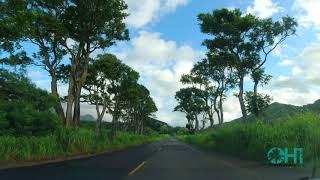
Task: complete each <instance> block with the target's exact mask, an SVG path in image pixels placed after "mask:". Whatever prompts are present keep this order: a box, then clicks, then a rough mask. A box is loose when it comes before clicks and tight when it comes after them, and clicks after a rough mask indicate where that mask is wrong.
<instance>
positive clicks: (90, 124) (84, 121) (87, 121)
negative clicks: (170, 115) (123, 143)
mask: <svg viewBox="0 0 320 180" xmlns="http://www.w3.org/2000/svg"><path fill="white" fill-rule="evenodd" d="M80 119H81V123H80V126H81V127H87V128H95V123H96V122H95V120H96V119H95V118H94V117H93V116H92V115H90V114H86V115H84V116H81V117H80ZM102 123H103V127H106V128H111V123H110V122H106V121H103V122H102ZM121 124H122V123H121V122H120V123H119V128H120V129H121V126H122V125H121ZM145 125H146V127H149V128H151V129H153V130H155V131H160V127H161V126H163V125H166V126H168V127H169V125H168V124H167V123H165V122H162V121H159V120H157V119H154V118H151V117H150V118H149V120H147V121H146V123H145Z"/></svg>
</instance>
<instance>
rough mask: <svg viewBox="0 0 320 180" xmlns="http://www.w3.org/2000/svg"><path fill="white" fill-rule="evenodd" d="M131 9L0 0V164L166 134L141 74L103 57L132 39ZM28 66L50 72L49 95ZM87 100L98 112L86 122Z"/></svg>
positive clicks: (107, 3) (105, 2) (115, 0)
mask: <svg viewBox="0 0 320 180" xmlns="http://www.w3.org/2000/svg"><path fill="white" fill-rule="evenodd" d="M127 8H128V7H127V5H126V3H125V1H123V0H96V1H86V0H79V1H64V0H62V1H44V0H40V1H28V0H21V1H15V2H12V1H10V0H5V1H1V2H0V9H1V12H0V29H1V30H0V64H1V68H0V161H29V160H47V159H55V158H60V157H66V156H71V155H77V154H88V153H97V152H103V151H109V150H115V149H118V148H123V147H127V146H131V145H138V144H143V143H147V142H151V141H156V140H162V139H165V138H166V137H167V136H166V135H165V133H167V132H168V130H167V128H166V127H160V126H162V125H161V123H160V124H159V123H158V122H157V120H155V119H154V118H155V113H156V112H157V107H156V105H155V103H154V101H153V99H152V98H151V96H150V92H149V90H148V89H147V87H145V86H143V85H141V84H139V83H138V80H139V77H140V76H139V73H138V72H136V71H135V70H134V69H132V68H131V67H129V66H128V65H126V64H124V63H123V62H122V61H121V60H120V59H118V58H117V57H116V56H115V55H112V54H103V53H102V54H97V51H99V52H103V50H105V49H107V48H109V47H111V46H113V45H115V44H116V43H117V42H119V41H124V40H129V32H128V29H127V27H126V25H125V23H124V19H125V18H126V17H127V16H128V14H127V13H126V11H127ZM26 46H30V47H31V48H30V50H28V52H26V48H25V47H26ZM94 53H95V55H93V54H94ZM30 68H42V70H44V71H47V73H48V75H49V76H50V78H49V83H48V87H46V89H49V90H50V92H47V91H46V90H43V89H39V88H37V87H36V86H35V85H34V84H33V82H32V81H31V80H30V79H28V78H27V73H28V69H30ZM60 85H65V86H67V89H68V91H67V93H66V94H63V95H62V94H61V93H60V92H59V90H60ZM62 103H65V105H66V108H65V110H64V109H63V106H62ZM83 103H87V104H90V105H93V106H94V107H95V109H96V117H97V118H96V121H95V122H92V123H91V122H81V121H80V113H81V106H80V105H81V104H83ZM105 114H108V115H110V116H111V117H112V119H111V122H108V123H107V122H105V121H104V119H105V118H104V117H105ZM109 121H110V120H109ZM160 129H161V130H160ZM160 133H161V135H160Z"/></svg>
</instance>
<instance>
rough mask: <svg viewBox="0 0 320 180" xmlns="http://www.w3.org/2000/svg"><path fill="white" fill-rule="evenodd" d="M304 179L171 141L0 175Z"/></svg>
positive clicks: (33, 179) (15, 178)
mask: <svg viewBox="0 0 320 180" xmlns="http://www.w3.org/2000/svg"><path fill="white" fill-rule="evenodd" d="M305 176H307V174H305V172H302V170H299V169H293V168H283V167H281V168H278V167H267V166H263V165H261V164H259V163H257V162H250V161H244V160H239V159H236V158H232V157H228V156H223V155H218V154H215V153H210V152H205V151H201V150H198V149H196V148H194V147H193V146H190V145H187V144H185V143H182V142H179V141H177V140H176V139H173V138H170V139H169V140H168V141H166V142H160V143H153V144H149V145H144V146H140V147H137V148H131V149H128V150H125V151H120V152H114V153H111V154H105V155H99V156H96V157H91V158H85V159H79V160H71V161H65V162H60V163H54V164H48V165H41V166H34V167H24V168H16V169H8V170H1V171H0V180H29V179H30V180H64V179H66V180H72V179H76V180H85V179H88V180H89V179H90V180H91V179H92V180H100V179H101V180H102V179H103V180H109V179H110V180H118V179H124V180H158V179H159V180H171V179H172V180H179V179H181V180H189V179H190V180H191V179H192V180H207V179H208V180H209V179H210V180H228V179H231V180H233V179H234V180H251V179H257V180H264V179H265V180H277V179H279V180H286V179H288V180H294V179H300V178H301V177H305Z"/></svg>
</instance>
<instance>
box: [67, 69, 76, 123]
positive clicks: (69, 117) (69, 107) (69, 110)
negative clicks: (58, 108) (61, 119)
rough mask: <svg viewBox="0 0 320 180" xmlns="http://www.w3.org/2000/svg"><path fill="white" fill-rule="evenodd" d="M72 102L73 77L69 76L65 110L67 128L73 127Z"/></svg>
mask: <svg viewBox="0 0 320 180" xmlns="http://www.w3.org/2000/svg"><path fill="white" fill-rule="evenodd" d="M73 101H74V80H73V76H72V75H71V76H70V78H69V88H68V99H67V110H66V125H67V127H71V126H73V118H72V107H73Z"/></svg>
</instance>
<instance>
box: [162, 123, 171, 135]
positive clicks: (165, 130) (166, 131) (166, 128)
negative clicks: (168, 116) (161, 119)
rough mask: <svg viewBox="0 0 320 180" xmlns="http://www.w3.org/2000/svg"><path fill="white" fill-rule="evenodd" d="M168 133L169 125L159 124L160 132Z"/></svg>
mask: <svg viewBox="0 0 320 180" xmlns="http://www.w3.org/2000/svg"><path fill="white" fill-rule="evenodd" d="M168 133H169V127H168V126H166V125H163V126H161V128H160V134H168Z"/></svg>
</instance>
